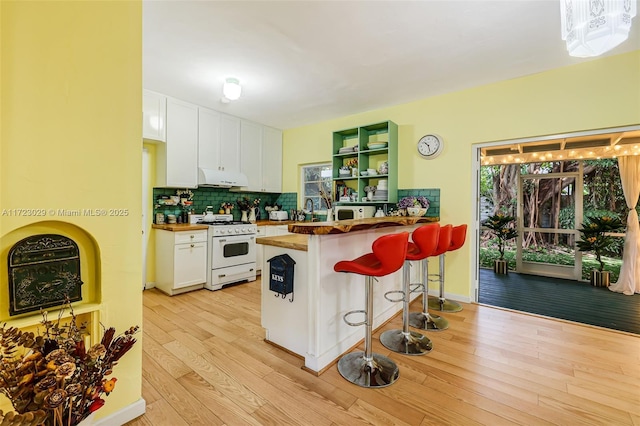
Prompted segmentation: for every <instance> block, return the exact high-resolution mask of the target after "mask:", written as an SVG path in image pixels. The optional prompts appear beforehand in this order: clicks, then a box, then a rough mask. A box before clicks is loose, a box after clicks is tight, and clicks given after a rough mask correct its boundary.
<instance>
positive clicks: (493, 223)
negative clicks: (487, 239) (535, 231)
mask: <svg viewBox="0 0 640 426" xmlns="http://www.w3.org/2000/svg"><path fill="white" fill-rule="evenodd" d="M514 222H515V217H513V216H508V215H505V214H502V213H496V214H494V215H493V216H489V217H488V218H487V219H486V220H485V221H484V223H483V225H484V226H486V227H487V228H489V229H490V230H491V233H492V234H493V236H494V237H495V238H496V240H497V244H498V251H499V252H500V257H499V258H498V259H496V260H495V261H494V262H493V272H495V273H496V274H507V273H508V272H509V267H508V265H507V261H506V260H505V259H504V247H505V244H506V242H507V241H509V240H511V239H513V238H515V237H517V236H518V231H517V230H516V229H515V223H514Z"/></svg>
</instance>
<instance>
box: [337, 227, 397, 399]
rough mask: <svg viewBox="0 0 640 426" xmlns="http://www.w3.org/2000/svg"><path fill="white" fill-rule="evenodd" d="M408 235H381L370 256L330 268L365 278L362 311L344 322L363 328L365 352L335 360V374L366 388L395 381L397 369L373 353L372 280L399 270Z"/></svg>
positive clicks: (378, 386) (391, 363)
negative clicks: (356, 318) (357, 317)
mask: <svg viewBox="0 0 640 426" xmlns="http://www.w3.org/2000/svg"><path fill="white" fill-rule="evenodd" d="M408 241H409V233H408V232H401V233H398V234H390V235H383V236H382V237H379V238H378V239H376V240H375V241H374V242H373V245H372V246H371V248H372V251H373V253H367V254H365V255H363V256H360V257H358V258H356V259H354V260H342V261H340V262H338V263H336V264H335V265H334V267H333V269H334V271H336V272H349V273H353V274H359V275H365V276H366V279H365V284H366V287H365V304H366V305H365V306H366V309H364V310H355V311H349V312H347V313H346V314H344V316H343V319H344V322H346V323H347V324H348V325H350V326H359V325H365V326H366V327H365V335H364V352H362V351H358V352H351V353H348V354H346V355H344V356H343V357H342V358H340V360H339V361H338V371H339V372H340V374H341V375H342V377H344V378H345V379H347V380H348V381H350V382H351V383H354V384H356V385H358V386H362V387H365V388H381V387H385V386H389V385H390V384H392V383H393V382H395V381H396V380H397V379H398V375H399V371H398V366H397V365H396V363H395V362H393V361H392V360H391V359H389V358H387V357H386V356H384V355H380V354H376V353H372V351H371V348H372V344H371V335H372V325H373V280H374V277H382V276H384V275H389V274H391V273H393V272H396V271H397V270H399V269H400V268H401V267H402V264H403V263H404V259H405V256H406V254H407V242H408ZM356 313H361V314H364V321H361V322H351V321H349V320H348V319H347V317H348V316H349V315H352V314H356Z"/></svg>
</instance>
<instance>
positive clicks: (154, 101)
mask: <svg viewBox="0 0 640 426" xmlns="http://www.w3.org/2000/svg"><path fill="white" fill-rule="evenodd" d="M166 120H167V97H166V96H164V95H161V94H160V93H155V92H151V91H149V90H143V91H142V138H143V139H148V140H149V141H158V142H166V140H167V138H166V131H165V124H166V122H167V121H166Z"/></svg>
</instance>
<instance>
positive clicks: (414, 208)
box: [398, 196, 431, 216]
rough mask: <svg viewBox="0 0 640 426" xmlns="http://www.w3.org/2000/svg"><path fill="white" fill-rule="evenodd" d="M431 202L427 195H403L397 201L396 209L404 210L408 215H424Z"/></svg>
mask: <svg viewBox="0 0 640 426" xmlns="http://www.w3.org/2000/svg"><path fill="white" fill-rule="evenodd" d="M430 204H431V202H430V201H429V199H428V198H427V197H423V196H417V197H414V196H408V197H403V198H401V199H400V201H398V209H399V210H400V211H401V212H406V214H408V215H409V216H424V215H425V214H427V210H429V205H430ZM403 216H404V215H403Z"/></svg>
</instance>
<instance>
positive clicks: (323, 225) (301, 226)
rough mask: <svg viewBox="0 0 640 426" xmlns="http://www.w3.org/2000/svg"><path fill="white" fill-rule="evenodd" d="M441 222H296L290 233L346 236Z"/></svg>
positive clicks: (419, 219)
mask: <svg viewBox="0 0 640 426" xmlns="http://www.w3.org/2000/svg"><path fill="white" fill-rule="evenodd" d="M439 220H440V218H439V217H423V216H420V217H416V216H386V217H370V218H366V219H351V220H338V221H333V222H296V223H293V224H291V225H289V232H293V233H296V234H307V235H327V234H345V233H347V232H354V231H364V230H367V229H375V228H384V227H387V226H411V225H415V224H416V223H429V222H438V221H439Z"/></svg>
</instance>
